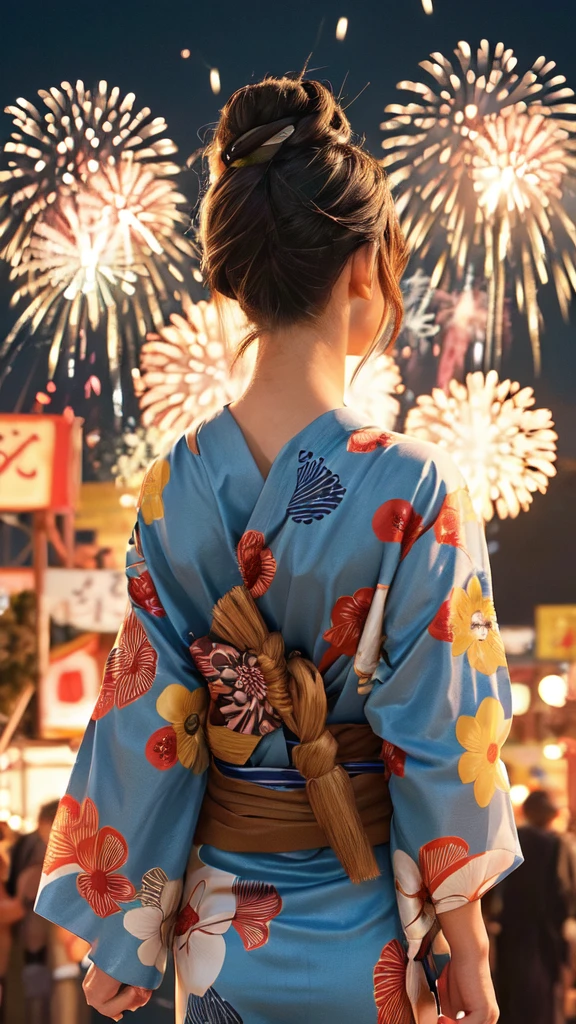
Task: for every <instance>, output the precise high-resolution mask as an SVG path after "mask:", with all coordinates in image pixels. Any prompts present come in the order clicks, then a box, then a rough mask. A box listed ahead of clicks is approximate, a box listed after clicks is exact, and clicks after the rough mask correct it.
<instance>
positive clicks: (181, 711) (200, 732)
mask: <svg viewBox="0 0 576 1024" xmlns="http://www.w3.org/2000/svg"><path fill="white" fill-rule="evenodd" d="M207 705H208V698H207V694H206V690H205V689H204V687H199V688H198V689H197V690H189V689H187V687H186V686H181V684H180V683H171V684H170V686H167V687H166V689H165V690H163V691H162V693H161V694H160V696H159V697H158V700H157V701H156V710H157V712H158V714H159V715H161V716H162V718H165V719H166V721H167V722H170V724H171V726H172V728H173V729H174V732H175V733H176V750H177V753H178V760H179V761H180V763H181V764H183V765H184V767H185V768H191V769H192V771H193V772H194V773H195V775H201V774H202V772H203V771H205V770H206V768H207V767H208V764H209V761H210V756H209V753H208V746H207V743H206V737H205V736H204V722H205V719H206V708H207Z"/></svg>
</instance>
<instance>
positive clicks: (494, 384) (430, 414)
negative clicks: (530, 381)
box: [405, 370, 558, 521]
mask: <svg viewBox="0 0 576 1024" xmlns="http://www.w3.org/2000/svg"><path fill="white" fill-rule="evenodd" d="M416 401H417V404H416V406H415V407H414V408H413V409H411V410H410V412H409V413H408V416H407V418H406V428H405V429H406V433H407V434H411V435H412V436H414V437H419V438H422V439H423V440H426V441H433V442H435V443H436V444H438V445H439V446H440V447H441V448H445V449H446V450H447V451H449V452H450V454H451V455H452V457H453V458H454V461H455V462H456V463H457V465H458V466H459V468H460V471H461V472H462V475H463V476H464V479H465V480H466V483H467V484H468V487H469V490H470V495H471V498H472V503H473V505H474V508H475V510H476V512H477V514H478V515H479V516H480V517H481V518H483V519H485V520H487V521H488V520H490V519H492V518H493V516H494V513H496V515H498V516H499V518H500V519H506V518H507V517H508V516H510V517H512V518H515V517H516V516H517V515H518V514H519V512H520V510H523V511H524V512H526V511H527V510H528V508H529V506H530V505H531V503H532V501H533V495H534V493H535V492H536V491H539V492H540V493H541V494H545V493H546V490H547V488H548V483H549V480H550V477H553V476H555V475H556V467H555V466H554V462H555V460H556V441H557V440H558V435H557V433H556V431H555V430H553V427H554V422H553V420H552V413H551V412H550V410H549V409H533V408H532V406H533V405H534V402H535V399H534V391H533V389H532V388H529V387H526V388H521V387H520V385H519V384H518V383H517V382H516V381H510V380H503V381H500V380H499V378H498V374H497V373H496V371H495V370H491V371H490V372H489V373H488V374H487V375H486V377H485V376H484V374H483V373H469V374H468V376H467V377H466V384H465V385H464V384H459V383H458V381H456V380H451V381H450V383H449V385H448V393H446V392H445V391H442V390H441V389H440V388H434V390H433V391H432V394H431V395H420V397H419V398H418V399H417V400H416Z"/></svg>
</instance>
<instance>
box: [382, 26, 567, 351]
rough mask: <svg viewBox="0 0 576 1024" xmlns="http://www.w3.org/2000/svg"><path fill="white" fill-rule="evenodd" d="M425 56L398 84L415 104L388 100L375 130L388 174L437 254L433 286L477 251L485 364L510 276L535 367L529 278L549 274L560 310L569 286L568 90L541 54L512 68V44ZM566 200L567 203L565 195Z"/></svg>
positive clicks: (422, 244) (405, 217) (415, 228)
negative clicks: (485, 284) (427, 78)
mask: <svg viewBox="0 0 576 1024" xmlns="http://www.w3.org/2000/svg"><path fill="white" fill-rule="evenodd" d="M454 52H455V54H456V57H457V63H454V64H452V63H450V61H448V60H447V59H446V57H444V56H443V55H442V54H440V53H433V54H432V55H431V60H426V61H423V62H422V63H421V67H422V68H424V70H425V71H427V72H428V73H429V74H430V75H431V76H432V78H433V80H434V81H433V83H432V84H431V85H425V84H422V83H420V82H409V81H404V82H399V83H398V88H400V89H402V90H404V91H409V92H412V93H413V94H414V96H413V98H412V100H411V102H408V103H405V104H397V103H393V104H390V105H389V106H388V107H387V108H386V111H387V113H388V114H389V115H391V116H390V117H389V119H388V120H387V121H385V122H384V123H383V125H382V128H383V129H384V130H385V131H386V132H387V138H386V139H385V141H384V142H383V146H384V148H385V149H386V150H387V155H386V156H385V158H384V161H383V163H384V165H385V166H386V167H388V168H389V169H390V182H391V185H392V186H393V187H394V186H395V187H398V186H400V196H399V199H398V209H399V211H400V214H401V218H402V221H403V226H404V229H405V231H406V235H407V239H408V243H409V245H410V247H411V248H412V250H413V252H418V253H420V255H421V256H426V255H427V254H429V253H430V254H431V255H433V256H434V258H435V267H434V271H433V273H432V286H433V287H436V286H437V285H438V284H440V283H443V284H444V285H445V286H449V284H450V282H451V280H452V279H453V278H457V279H462V278H463V277H464V274H465V272H466V270H467V269H468V265H469V261H470V260H471V259H473V258H477V256H478V254H482V256H483V260H484V273H485V276H486V278H487V280H488V281H489V282H490V288H489V302H488V305H489V313H488V323H487V338H486V349H485V359H486V364H487V365H488V364H490V363H492V362H495V363H496V364H498V363H499V361H500V357H501V351H502V335H503V324H504V317H503V309H504V296H505V290H506V274H507V271H508V270H510V269H511V275H512V278H513V280H514V284H515V294H516V302H517V304H518V307H519V309H520V311H521V312H523V313H525V315H526V317H527V321H528V327H529V332H530V338H531V342H532V350H533V356H534V363H535V366H536V369H537V370H538V368H539V365H540V347H539V346H540V342H539V334H540V309H539V305H538V296H537V287H538V284H539V283H541V284H544V283H546V281H547V280H548V276H549V273H551V276H552V278H553V280H554V284H555V287H556V292H557V295H558V299H559V302H560V306H561V309H562V312H563V314H564V316H565V317H566V316H567V314H568V305H569V301H570V298H571V294H572V290H573V289H574V288H576V223H575V222H574V220H573V219H572V217H571V215H570V214H569V213H568V212H567V207H568V206H569V205H570V204H571V203H573V201H574V198H576V122H575V121H574V120H573V118H574V115H576V104H574V103H573V102H567V101H568V100H571V98H572V97H573V95H574V91H573V90H572V89H570V88H567V87H566V86H565V82H566V79H565V77H564V76H563V75H557V74H554V73H553V71H554V68H555V64H554V62H553V61H549V62H547V61H546V58H545V57H539V58H538V60H536V61H535V63H534V64H533V65H532V67H531V68H530V70H529V71H527V72H526V73H525V74H524V75H522V76H520V75H519V74H518V73H517V72H516V70H515V68H516V65H517V59H516V57H515V56H514V54H513V51H512V50H510V49H508V50H506V49H505V48H504V44H503V43H498V44H497V45H496V46H495V47H494V48H493V49H491V48H490V46H489V45H488V43H487V41H486V40H482V42H481V43H480V46H479V48H478V51H477V54H476V55H473V53H472V50H471V48H470V46H469V44H468V43H466V42H460V43H458V46H457V47H456V50H455V51H454ZM567 201H568V202H567Z"/></svg>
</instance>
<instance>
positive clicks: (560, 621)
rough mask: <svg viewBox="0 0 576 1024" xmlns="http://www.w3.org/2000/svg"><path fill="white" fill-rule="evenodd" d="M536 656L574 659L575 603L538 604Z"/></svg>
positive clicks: (575, 645)
mask: <svg viewBox="0 0 576 1024" xmlns="http://www.w3.org/2000/svg"><path fill="white" fill-rule="evenodd" d="M536 657H537V658H542V659H544V660H550V661H576V604H541V605H538V607H537V608H536Z"/></svg>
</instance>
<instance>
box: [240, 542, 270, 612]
mask: <svg viewBox="0 0 576 1024" xmlns="http://www.w3.org/2000/svg"><path fill="white" fill-rule="evenodd" d="M265 544H266V541H265V540H264V534H263V533H260V532H259V531H258V530H247V532H246V533H245V534H244V535H243V536H242V537H241V538H240V542H239V544H238V548H237V552H236V553H237V556H238V565H239V567H240V572H241V574H242V579H243V580H244V586H245V587H246V589H247V590H249V591H250V593H251V594H252V597H262V594H265V593H266V591H267V590H268V587H269V586H270V584H271V583H272V580H273V579H274V573H275V572H276V559H275V558H274V555H273V554H272V552H271V550H270V548H267V547H265Z"/></svg>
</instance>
